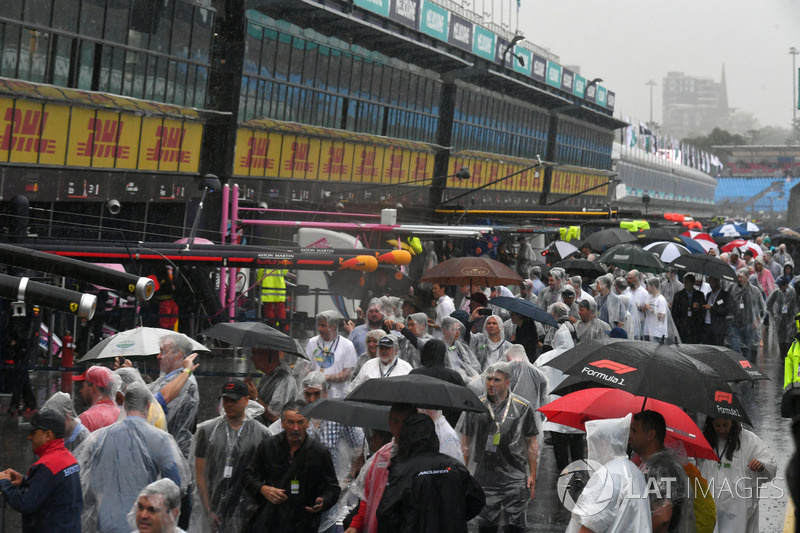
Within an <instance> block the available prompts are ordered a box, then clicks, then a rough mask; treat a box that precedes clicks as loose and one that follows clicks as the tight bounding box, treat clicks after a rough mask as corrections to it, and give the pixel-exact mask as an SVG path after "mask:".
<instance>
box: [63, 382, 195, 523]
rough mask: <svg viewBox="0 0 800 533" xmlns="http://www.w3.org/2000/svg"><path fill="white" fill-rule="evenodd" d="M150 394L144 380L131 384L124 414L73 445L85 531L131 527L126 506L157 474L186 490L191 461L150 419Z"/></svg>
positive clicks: (157, 476)
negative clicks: (80, 488) (149, 421)
mask: <svg viewBox="0 0 800 533" xmlns="http://www.w3.org/2000/svg"><path fill="white" fill-rule="evenodd" d="M150 398H151V395H150V391H148V390H147V387H145V386H144V385H142V384H140V383H133V384H131V385H130V386H128V389H127V391H126V392H125V402H124V405H123V411H124V413H125V418H123V419H122V420H120V421H119V422H116V423H114V424H112V425H110V426H108V427H105V428H102V429H99V430H97V431H95V432H94V433H92V434H91V435H90V436H89V438H87V439H86V440H85V441H84V442H83V443H82V444H81V445H80V446H78V448H77V449H76V450H75V458H76V459H77V460H78V462H79V463H80V465H81V486H82V488H83V500H84V506H83V513H82V515H81V523H82V526H83V527H82V528H83V531H84V532H85V533H93V532H95V531H102V532H103V533H128V532H129V531H130V529H129V526H128V523H127V519H126V513H127V510H128V509H130V508H131V506H132V505H133V504H134V502H135V501H136V497H137V495H138V494H139V491H140V490H142V488H144V487H145V486H146V485H147V484H148V483H152V482H153V481H156V480H157V479H159V478H169V479H171V480H173V481H174V482H175V484H176V485H178V486H179V487H181V490H182V491H183V492H185V491H186V487H187V485H188V482H189V479H190V475H191V474H190V469H189V465H188V463H187V462H186V460H185V459H184V457H183V454H182V453H181V451H180V448H179V447H178V445H177V443H176V442H175V439H174V438H173V437H172V435H170V434H169V433H167V432H165V431H161V430H160V429H156V428H155V427H153V426H152V425H150V424H149V423H148V422H147V420H146V416H147V411H148V404H149V403H150V401H151V400H150Z"/></svg>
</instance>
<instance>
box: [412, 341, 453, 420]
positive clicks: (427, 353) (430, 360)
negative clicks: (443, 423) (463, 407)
mask: <svg viewBox="0 0 800 533" xmlns="http://www.w3.org/2000/svg"><path fill="white" fill-rule="evenodd" d="M403 331H404V332H405V331H406V330H403ZM446 354H447V347H446V346H445V344H444V342H442V341H440V340H438V339H430V340H429V341H428V342H426V343H425V346H423V347H422V350H421V351H420V362H421V363H422V366H421V367H419V368H415V369H413V370H412V371H411V372H409V374H422V375H423V376H430V377H432V378H436V379H441V380H442V381H447V382H448V383H453V384H455V385H461V386H462V387H463V386H464V385H465V383H464V378H462V377H461V374H459V373H458V372H456V371H455V370H453V369H452V368H447V367H446V366H445V363H444V361H445V355H446ZM443 414H444V417H445V418H446V419H447V423H448V424H450V425H451V426H453V427H456V424H458V419H459V417H460V416H461V411H459V410H455V409H445V410H444V411H443Z"/></svg>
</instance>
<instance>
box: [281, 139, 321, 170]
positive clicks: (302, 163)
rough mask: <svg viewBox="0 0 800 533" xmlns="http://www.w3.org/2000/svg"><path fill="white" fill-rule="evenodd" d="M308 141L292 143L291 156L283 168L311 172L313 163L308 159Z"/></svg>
mask: <svg viewBox="0 0 800 533" xmlns="http://www.w3.org/2000/svg"><path fill="white" fill-rule="evenodd" d="M308 151H309V143H297V142H295V143H292V156H291V157H290V158H289V159H288V160H287V161H286V164H285V165H284V169H285V170H292V171H298V172H312V171H313V170H314V163H311V162H309V161H308Z"/></svg>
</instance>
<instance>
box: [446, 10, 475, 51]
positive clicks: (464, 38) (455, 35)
mask: <svg viewBox="0 0 800 533" xmlns="http://www.w3.org/2000/svg"><path fill="white" fill-rule="evenodd" d="M473 29H474V26H473V24H472V23H471V22H470V21H468V20H467V19H464V18H461V17H459V16H457V15H454V14H453V13H450V34H449V35H448V38H447V42H448V43H450V44H452V45H453V46H458V47H459V48H462V49H464V50H466V51H467V52H472V36H473Z"/></svg>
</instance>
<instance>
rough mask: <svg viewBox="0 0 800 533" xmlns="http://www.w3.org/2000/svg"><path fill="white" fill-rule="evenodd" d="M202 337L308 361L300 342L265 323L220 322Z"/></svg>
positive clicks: (203, 333)
mask: <svg viewBox="0 0 800 533" xmlns="http://www.w3.org/2000/svg"><path fill="white" fill-rule="evenodd" d="M200 335H203V336H205V337H209V338H212V339H216V340H218V341H222V342H226V343H228V344H231V345H233V346H237V347H240V348H266V349H271V350H280V351H282V352H285V353H290V354H294V355H298V356H300V357H302V358H304V359H308V356H307V355H306V351H305V349H304V348H303V346H302V345H301V344H300V342H298V341H297V340H296V339H294V338H292V337H290V336H289V335H287V334H285V333H281V332H280V331H278V330H277V329H275V328H272V327H270V326H268V325H266V324H264V323H263V322H220V323H219V324H214V325H213V326H211V327H210V328H208V329H206V330H204V331H201V332H200Z"/></svg>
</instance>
